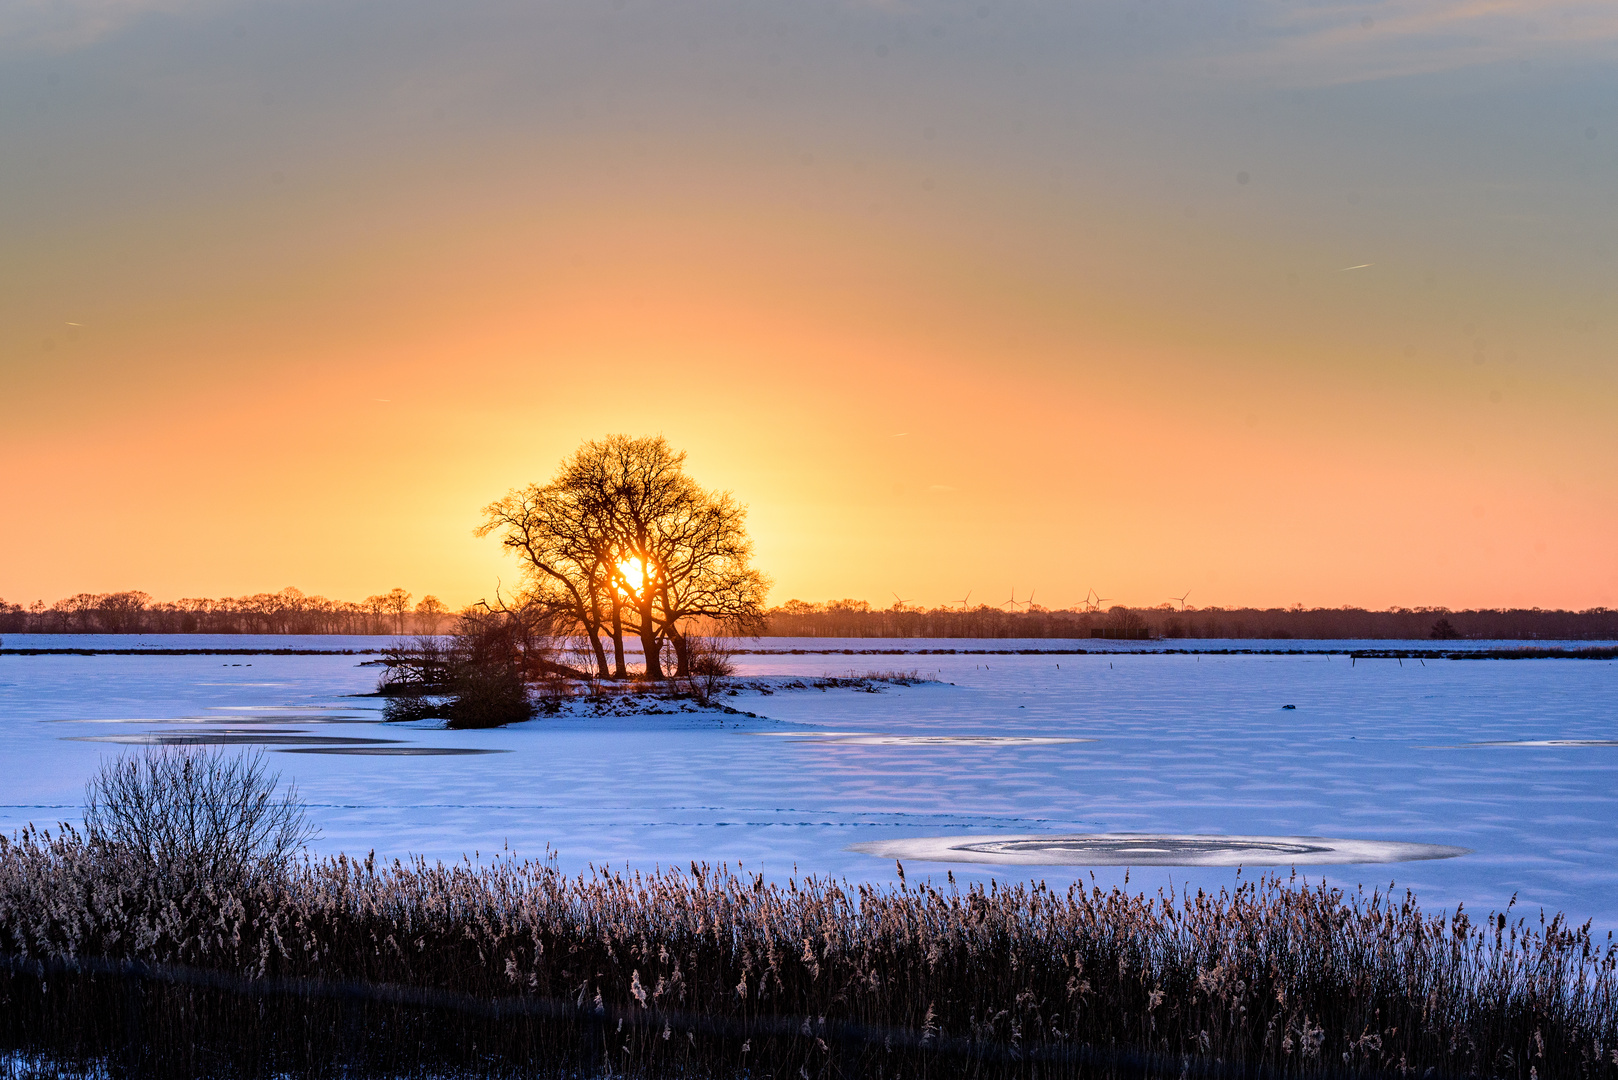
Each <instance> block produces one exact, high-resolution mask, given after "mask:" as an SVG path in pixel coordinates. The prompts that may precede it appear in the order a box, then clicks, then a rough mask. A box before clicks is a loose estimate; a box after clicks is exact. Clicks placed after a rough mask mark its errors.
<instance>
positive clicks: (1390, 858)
mask: <svg viewBox="0 0 1618 1080" xmlns="http://www.w3.org/2000/svg"><path fill="white" fill-rule="evenodd" d="M848 850H850V851H858V852H861V853H862V854H865V855H880V856H883V857H884V858H889V859H914V860H918V861H922V862H967V863H994V864H999V865H1004V866H1322V865H1327V864H1336V863H1388V862H1411V861H1415V860H1419V859H1452V858H1454V857H1455V856H1457V855H1466V854H1470V849H1468V848H1460V847H1450V846H1448V845H1445V844H1407V843H1402V842H1399V841H1395V840H1333V839H1328V838H1326V837H1323V836H1201V835H1199V836H1172V835H1163V834H1158V833H1081V834H1075V835H1043V836H935V837H914V838H905V839H895V840H871V841H867V842H865V843H861V844H854V845H851V846H850V847H849V849H848Z"/></svg>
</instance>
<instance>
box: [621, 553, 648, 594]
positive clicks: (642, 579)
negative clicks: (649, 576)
mask: <svg viewBox="0 0 1618 1080" xmlns="http://www.w3.org/2000/svg"><path fill="white" fill-rule="evenodd" d="M618 576H619V577H620V578H622V579H623V580H624V581H625V582H627V583H628V584H629V589H630V591H631V592H640V587H641V586H642V585H644V584H645V583H646V564H645V562H644V561H643V560H641V559H625V560H624V561H623V562H621V563H619V564H618Z"/></svg>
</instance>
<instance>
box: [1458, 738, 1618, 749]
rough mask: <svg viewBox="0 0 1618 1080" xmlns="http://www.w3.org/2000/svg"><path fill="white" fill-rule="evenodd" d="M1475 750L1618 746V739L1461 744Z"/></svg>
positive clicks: (1506, 741) (1535, 740) (1524, 740)
mask: <svg viewBox="0 0 1618 1080" xmlns="http://www.w3.org/2000/svg"><path fill="white" fill-rule="evenodd" d="M1460 746H1461V747H1464V748H1466V749H1474V748H1481V747H1488V746H1618V739H1513V740H1504V741H1500V742H1474V743H1461V744H1460Z"/></svg>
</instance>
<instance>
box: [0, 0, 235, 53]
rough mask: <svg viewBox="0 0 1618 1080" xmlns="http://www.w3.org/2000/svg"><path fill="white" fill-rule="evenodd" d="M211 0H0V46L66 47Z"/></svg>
mask: <svg viewBox="0 0 1618 1080" xmlns="http://www.w3.org/2000/svg"><path fill="white" fill-rule="evenodd" d="M220 6H222V5H220V4H219V3H217V2H210V0H0V48H4V49H5V50H6V51H8V52H18V51H39V52H71V51H73V50H75V49H82V48H84V47H85V46H88V45H94V44H95V43H96V42H98V41H101V40H102V39H104V38H107V37H110V36H112V35H113V34H115V33H117V32H118V31H119V30H122V29H123V28H124V27H126V26H128V25H130V24H131V23H133V22H136V21H137V20H139V19H141V18H144V17H146V16H148V15H178V14H183V13H185V12H189V11H201V10H206V9H208V8H218V7H220Z"/></svg>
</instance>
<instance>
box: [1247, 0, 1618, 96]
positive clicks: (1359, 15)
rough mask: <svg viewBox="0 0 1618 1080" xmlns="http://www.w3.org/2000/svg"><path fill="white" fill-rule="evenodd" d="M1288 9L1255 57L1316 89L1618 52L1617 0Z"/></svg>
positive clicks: (1390, 2) (1467, 0) (1403, 0)
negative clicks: (1315, 85) (1548, 57)
mask: <svg viewBox="0 0 1618 1080" xmlns="http://www.w3.org/2000/svg"><path fill="white" fill-rule="evenodd" d="M1272 10H1275V9H1272ZM1278 10H1279V11H1280V12H1281V13H1282V17H1281V18H1280V19H1279V20H1276V21H1273V22H1271V23H1269V24H1268V26H1263V25H1261V26H1260V33H1261V36H1264V37H1265V38H1266V39H1267V40H1266V43H1265V44H1264V45H1263V46H1261V47H1260V50H1259V53H1258V55H1249V56H1248V57H1247V58H1246V60H1247V61H1249V62H1256V63H1258V64H1259V65H1260V66H1261V67H1262V68H1266V69H1268V70H1269V71H1270V73H1272V74H1283V75H1285V76H1289V77H1293V78H1294V79H1296V80H1297V81H1303V82H1310V83H1328V84H1331V83H1352V82H1369V81H1373V80H1378V79H1389V78H1404V77H1410V76H1418V75H1430V74H1435V73H1439V72H1444V71H1453V70H1457V69H1461V68H1467V67H1475V66H1478V65H1483V64H1494V63H1501V62H1512V61H1518V60H1522V59H1528V58H1530V57H1534V58H1542V57H1544V56H1546V54H1550V55H1552V56H1554V57H1555V58H1556V59H1558V60H1562V59H1574V58H1579V57H1584V58H1599V57H1612V56H1614V55H1618V5H1614V4H1612V3H1610V2H1607V0H1602V2H1591V0H1571V2H1561V3H1550V2H1546V0H1460V2H1457V3H1448V2H1435V0H1372V2H1369V3H1364V2H1361V3H1328V4H1326V5H1323V6H1308V7H1305V6H1303V5H1288V6H1286V7H1279V8H1278Z"/></svg>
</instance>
